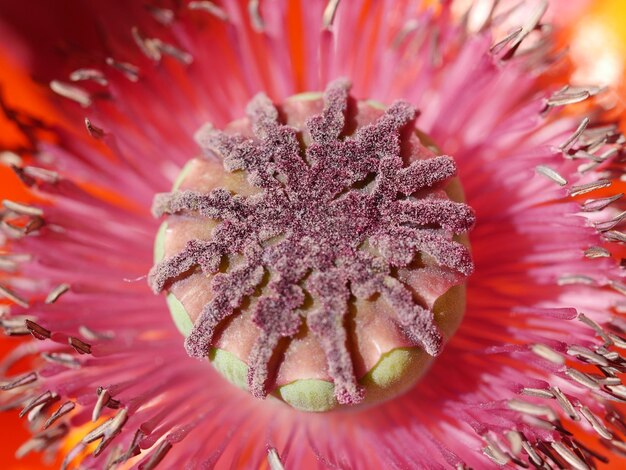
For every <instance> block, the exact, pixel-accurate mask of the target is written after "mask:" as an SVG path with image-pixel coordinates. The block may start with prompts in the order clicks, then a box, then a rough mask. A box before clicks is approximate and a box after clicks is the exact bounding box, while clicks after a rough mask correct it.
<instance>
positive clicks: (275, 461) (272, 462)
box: [267, 447, 285, 470]
mask: <svg viewBox="0 0 626 470" xmlns="http://www.w3.org/2000/svg"><path fill="white" fill-rule="evenodd" d="M267 463H268V464H269V466H270V470H285V467H283V463H282V462H281V460H280V457H279V455H278V452H277V451H276V449H274V448H273V447H270V448H269V449H268V450H267Z"/></svg>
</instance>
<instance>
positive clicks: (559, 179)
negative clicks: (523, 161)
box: [535, 165, 567, 186]
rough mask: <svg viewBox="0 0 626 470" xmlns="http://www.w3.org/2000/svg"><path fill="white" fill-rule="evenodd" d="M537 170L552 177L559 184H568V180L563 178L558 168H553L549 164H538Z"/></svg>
mask: <svg viewBox="0 0 626 470" xmlns="http://www.w3.org/2000/svg"><path fill="white" fill-rule="evenodd" d="M535 171H536V172H537V173H539V174H540V175H543V176H545V177H547V178H549V179H551V180H552V181H554V182H555V183H557V184H558V185H559V186H565V185H566V184H567V180H566V179H565V178H563V177H562V176H561V175H560V174H559V173H557V172H556V170H553V169H552V168H550V167H549V166H545V165H538V166H536V167H535Z"/></svg>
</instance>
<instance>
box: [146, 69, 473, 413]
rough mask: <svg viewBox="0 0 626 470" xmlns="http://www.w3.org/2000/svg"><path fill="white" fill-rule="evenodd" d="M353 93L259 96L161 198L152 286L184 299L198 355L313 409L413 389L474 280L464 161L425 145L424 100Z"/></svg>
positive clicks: (186, 324)
mask: <svg viewBox="0 0 626 470" xmlns="http://www.w3.org/2000/svg"><path fill="white" fill-rule="evenodd" d="M348 89H349V86H348V84H347V83H346V82H344V81H337V82H334V83H333V84H331V85H330V86H329V87H328V89H327V90H326V92H325V94H324V95H323V97H322V96H321V95H315V94H307V95H304V96H302V95H299V96H296V97H292V98H290V99H288V100H287V101H286V102H285V103H284V104H283V105H282V106H281V107H276V106H275V105H273V104H272V103H271V101H270V100H269V99H268V98H267V97H266V96H264V95H259V96H257V97H256V98H255V99H254V100H253V101H252V102H251V103H250V105H249V106H248V118H246V119H242V120H239V121H235V122H233V123H231V124H230V125H229V126H227V128H226V129H225V130H224V131H217V130H215V129H214V128H213V127H211V126H206V127H205V128H203V129H202V130H201V131H200V132H199V133H198V140H199V143H200V145H201V147H202V148H203V150H204V151H205V155H206V156H205V157H204V158H201V159H200V158H198V159H194V160H192V161H191V162H190V163H189V164H188V165H187V167H186V168H185V169H184V170H183V172H182V174H181V176H180V177H179V181H178V183H177V185H176V186H175V188H174V191H173V192H171V193H167V194H160V195H158V196H157V197H156V198H155V203H154V212H155V215H157V216H160V215H163V214H167V221H166V222H165V224H164V228H163V230H162V231H161V236H160V237H158V238H157V251H159V256H158V258H159V259H158V260H157V261H158V263H157V264H156V265H155V267H154V268H153V270H152V271H151V274H150V283H151V286H152V288H153V289H154V290H155V292H159V291H161V290H163V289H168V290H169V292H170V295H169V296H168V303H169V305H170V309H171V310H172V312H173V313H174V315H175V320H176V322H177V324H178V325H179V326H182V327H183V329H184V332H185V334H186V335H188V336H187V339H186V348H187V351H188V353H189V354H190V355H191V356H194V357H207V356H208V357H209V358H210V359H211V361H212V363H213V364H214V366H215V367H216V368H217V369H218V370H220V371H221V372H222V373H223V375H225V376H226V377H227V378H229V379H230V380H231V381H233V382H235V383H238V384H239V385H241V386H242V387H244V388H247V389H248V390H250V392H251V393H252V394H253V395H255V396H257V397H265V396H266V395H267V394H268V393H272V394H273V395H275V396H278V397H279V398H282V399H283V400H284V401H286V402H287V403H289V404H291V405H292V406H294V407H296V408H300V409H305V410H309V411H323V410H327V409H331V408H334V407H336V406H337V405H348V404H350V405H352V404H356V403H360V402H363V401H364V400H366V402H368V403H373V402H375V401H381V400H385V399H388V398H389V397H391V396H394V395H397V394H398V393H401V392H402V391H404V390H405V389H406V388H407V387H409V386H410V385H412V384H413V383H414V382H415V381H416V380H417V378H418V377H419V376H420V375H421V374H422V373H423V372H424V371H425V369H426V367H427V365H428V363H429V362H430V357H433V356H436V355H437V354H439V353H440V351H441V348H442V346H443V343H444V339H445V338H446V337H449V336H450V335H452V333H453V332H454V330H455V329H456V327H457V326H458V323H459V322H460V319H461V317H462V314H463V310H464V283H465V279H466V276H468V275H469V274H470V273H471V271H472V269H473V266H472V262H471V259H470V256H469V251H468V249H467V248H466V245H464V240H463V238H462V235H460V234H463V233H464V232H466V231H467V230H469V229H470V228H471V226H472V225H473V223H474V216H473V213H472V211H471V209H470V208H469V207H468V206H467V205H465V204H464V203H463V202H462V196H459V195H460V194H461V193H462V191H460V185H459V183H458V180H457V179H456V178H454V175H455V172H456V167H455V165H454V161H453V160H452V159H451V158H449V157H446V156H435V155H434V154H433V153H432V151H431V150H429V149H428V148H426V147H425V146H424V145H423V144H422V142H421V141H420V138H419V136H418V133H417V131H416V129H415V126H414V118H415V111H414V109H413V108H412V107H411V106H410V105H408V104H407V103H403V102H398V103H394V104H393V105H392V106H391V107H389V108H388V109H387V110H382V109H380V107H379V106H377V105H375V104H373V103H369V102H361V101H354V100H353V99H351V98H349V96H348ZM446 184H447V186H446ZM163 256H165V258H164V259H161V258H162V257H163Z"/></svg>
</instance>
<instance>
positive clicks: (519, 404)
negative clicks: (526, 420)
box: [507, 400, 556, 421]
mask: <svg viewBox="0 0 626 470" xmlns="http://www.w3.org/2000/svg"><path fill="white" fill-rule="evenodd" d="M507 405H508V407H509V408H510V409H512V410H514V411H519V412H520V413H524V414H528V415H531V416H546V417H547V418H548V419H549V420H550V421H554V420H555V419H556V415H555V414H554V411H552V408H550V407H549V406H546V405H535V404H534V403H530V402H527V401H522V400H509V402H508V403H507Z"/></svg>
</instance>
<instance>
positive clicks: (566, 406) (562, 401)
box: [551, 387, 580, 421]
mask: <svg viewBox="0 0 626 470" xmlns="http://www.w3.org/2000/svg"><path fill="white" fill-rule="evenodd" d="M551 390H552V393H554V397H555V398H556V401H557V403H558V404H559V406H560V407H561V408H562V409H563V411H565V413H566V414H567V416H569V418H570V419H572V420H574V421H580V416H578V413H576V409H575V408H574V405H572V402H571V401H569V400H568V398H567V397H566V396H565V394H564V393H563V392H562V391H561V389H560V388H559V387H552V388H551Z"/></svg>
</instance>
